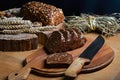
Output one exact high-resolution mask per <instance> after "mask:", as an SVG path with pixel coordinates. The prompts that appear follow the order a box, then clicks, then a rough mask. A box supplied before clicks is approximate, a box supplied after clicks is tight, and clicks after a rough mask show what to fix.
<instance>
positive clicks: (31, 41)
mask: <svg viewBox="0 0 120 80" xmlns="http://www.w3.org/2000/svg"><path fill="white" fill-rule="evenodd" d="M37 47H38V37H37V35H35V34H27V33H23V34H16V35H12V34H0V51H28V50H32V49H36V48H37Z"/></svg>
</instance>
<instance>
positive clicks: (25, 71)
mask: <svg viewBox="0 0 120 80" xmlns="http://www.w3.org/2000/svg"><path fill="white" fill-rule="evenodd" d="M30 71H31V68H30V67H28V66H25V67H23V68H22V69H21V70H20V71H18V72H12V73H11V74H10V75H9V76H8V80H25V79H27V77H28V75H29V74H30Z"/></svg>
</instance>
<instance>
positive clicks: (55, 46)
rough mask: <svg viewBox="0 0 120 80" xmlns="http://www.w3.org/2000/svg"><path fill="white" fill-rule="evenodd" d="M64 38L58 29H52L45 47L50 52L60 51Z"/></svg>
mask: <svg viewBox="0 0 120 80" xmlns="http://www.w3.org/2000/svg"><path fill="white" fill-rule="evenodd" d="M64 42H65V38H64V37H63V34H62V33H61V32H60V31H54V32H53V33H51V35H50V37H49V38H48V40H47V41H46V43H45V49H46V50H47V51H48V52H50V53H56V52H62V50H63V49H62V48H63V47H62V44H64Z"/></svg>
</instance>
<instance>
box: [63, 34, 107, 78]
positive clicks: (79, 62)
mask: <svg viewBox="0 0 120 80" xmlns="http://www.w3.org/2000/svg"><path fill="white" fill-rule="evenodd" d="M104 42H105V41H104V38H103V37H102V36H101V35H99V36H98V37H97V38H96V39H95V40H94V41H93V42H92V43H91V44H90V45H89V46H88V47H87V49H86V50H85V51H84V52H83V53H82V54H81V55H80V56H79V57H78V58H76V59H75V60H74V61H73V62H72V64H71V65H70V66H69V67H68V68H67V70H66V71H65V75H66V76H69V77H76V76H77V74H78V73H79V72H80V71H81V69H82V67H83V66H84V64H85V63H86V62H90V61H91V60H92V59H93V57H94V56H95V54H96V53H97V52H98V51H99V49H100V48H101V47H102V46H103V44H104Z"/></svg>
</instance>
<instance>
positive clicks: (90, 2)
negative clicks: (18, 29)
mask: <svg viewBox="0 0 120 80" xmlns="http://www.w3.org/2000/svg"><path fill="white" fill-rule="evenodd" d="M29 1H32V0H1V1H0V10H6V9H10V8H15V7H21V6H22V5H23V4H25V3H27V2H29ZM36 1H41V2H45V3H49V4H52V5H55V6H56V7H59V8H62V9H63V12H64V14H65V15H73V14H75V15H79V14H80V13H93V14H111V13H114V12H117V13H119V12H120V0H36Z"/></svg>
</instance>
